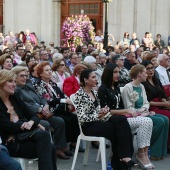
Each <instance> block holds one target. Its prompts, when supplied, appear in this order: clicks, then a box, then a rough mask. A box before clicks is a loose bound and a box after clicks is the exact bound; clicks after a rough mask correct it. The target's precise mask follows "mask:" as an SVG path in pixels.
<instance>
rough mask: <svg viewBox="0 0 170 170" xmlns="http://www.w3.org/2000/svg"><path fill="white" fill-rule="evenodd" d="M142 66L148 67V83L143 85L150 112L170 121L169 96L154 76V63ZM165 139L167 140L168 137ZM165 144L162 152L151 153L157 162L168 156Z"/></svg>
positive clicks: (143, 63) (148, 62) (146, 63)
mask: <svg viewBox="0 0 170 170" xmlns="http://www.w3.org/2000/svg"><path fill="white" fill-rule="evenodd" d="M141 64H142V65H144V66H145V67H146V74H147V75H148V76H147V79H146V81H145V82H143V85H144V87H145V90H146V94H147V99H148V101H149V102H150V108H149V110H150V111H154V112H156V113H159V114H161V115H164V116H167V117H168V118H169V120H170V101H167V96H166V94H165V92H164V90H163V87H162V84H161V82H160V80H159V79H158V78H157V77H156V76H155V74H154V65H153V63H152V62H150V61H147V60H144V61H143V62H142V63H141ZM167 134H168V128H166V129H165V132H164V135H167ZM163 138H164V137H163ZM165 138H167V136H166V137H165ZM169 140H170V133H169ZM163 142H164V145H163V147H162V148H160V149H162V150H160V149H159V150H156V149H155V150H154V152H152V153H151V154H152V156H154V157H155V158H156V159H157V160H159V159H160V158H161V157H164V156H166V152H167V141H163ZM169 146H170V144H169Z"/></svg>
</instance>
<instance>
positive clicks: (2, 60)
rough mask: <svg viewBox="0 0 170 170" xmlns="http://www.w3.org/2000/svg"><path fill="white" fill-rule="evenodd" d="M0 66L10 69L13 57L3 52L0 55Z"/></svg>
mask: <svg viewBox="0 0 170 170" xmlns="http://www.w3.org/2000/svg"><path fill="white" fill-rule="evenodd" d="M0 67H1V68H2V69H5V70H11V69H12V67H13V59H12V58H11V56H10V55H9V54H3V55H1V57H0Z"/></svg>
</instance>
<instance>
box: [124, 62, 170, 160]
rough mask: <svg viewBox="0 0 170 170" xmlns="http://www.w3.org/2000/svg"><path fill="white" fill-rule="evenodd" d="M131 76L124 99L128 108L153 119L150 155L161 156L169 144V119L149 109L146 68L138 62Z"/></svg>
mask: <svg viewBox="0 0 170 170" xmlns="http://www.w3.org/2000/svg"><path fill="white" fill-rule="evenodd" d="M130 77H131V79H133V81H132V82H131V83H128V84H126V85H125V87H124V88H123V92H122V99H123V103H124V107H125V108H126V109H133V110H136V111H137V112H140V113H142V114H143V115H145V116H148V117H149V118H151V119H152V121H153V130H152V137H151V142H150V155H151V156H153V157H154V156H156V157H161V156H165V154H164V151H163V150H164V149H163V148H164V147H165V146H167V137H168V128H169V120H168V118H167V117H166V116H163V115H161V114H155V112H153V111H149V106H150V105H149V102H148V100H147V95H146V91H145V88H144V86H143V85H142V84H141V83H142V82H145V81H146V78H147V74H146V68H145V67H144V66H143V65H140V64H137V65H136V66H134V67H133V68H132V69H131V71H130Z"/></svg>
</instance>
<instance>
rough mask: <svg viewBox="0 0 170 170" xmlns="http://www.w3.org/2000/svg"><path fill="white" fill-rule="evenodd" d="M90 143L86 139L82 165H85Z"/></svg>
mask: <svg viewBox="0 0 170 170" xmlns="http://www.w3.org/2000/svg"><path fill="white" fill-rule="evenodd" d="M90 144H91V142H90V141H86V150H85V153H84V161H83V165H87V161H88V156H89V150H90Z"/></svg>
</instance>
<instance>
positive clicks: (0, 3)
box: [0, 0, 3, 32]
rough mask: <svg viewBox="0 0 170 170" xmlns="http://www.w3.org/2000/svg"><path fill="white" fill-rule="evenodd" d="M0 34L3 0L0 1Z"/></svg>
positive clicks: (1, 30)
mask: <svg viewBox="0 0 170 170" xmlns="http://www.w3.org/2000/svg"><path fill="white" fill-rule="evenodd" d="M0 32H3V0H0Z"/></svg>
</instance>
